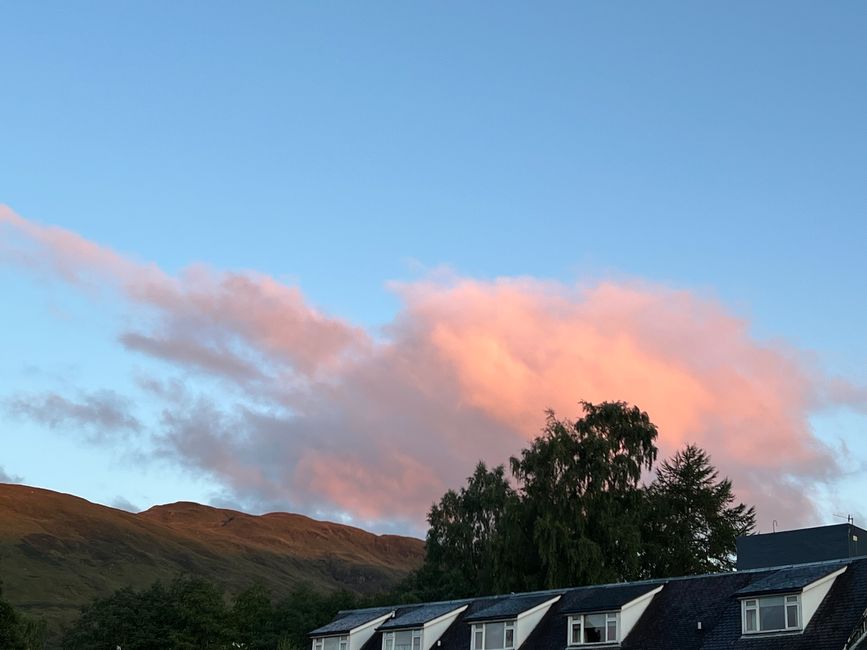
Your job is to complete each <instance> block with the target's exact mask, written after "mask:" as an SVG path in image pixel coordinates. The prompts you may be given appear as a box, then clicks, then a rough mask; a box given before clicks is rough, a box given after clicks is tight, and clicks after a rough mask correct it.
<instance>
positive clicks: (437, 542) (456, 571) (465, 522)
mask: <svg viewBox="0 0 867 650" xmlns="http://www.w3.org/2000/svg"><path fill="white" fill-rule="evenodd" d="M516 501H517V499H516V495H515V491H514V490H513V489H512V487H511V486H510V485H509V482H508V480H507V479H506V477H505V468H504V467H503V466H502V465H500V466H498V467H495V468H494V469H492V470H488V468H487V466H486V465H485V464H484V463H483V462H479V464H478V465H477V466H476V469H475V471H474V472H473V475H472V476H470V477H469V478H468V479H467V486H466V487H464V488H461V489H460V491H459V492H455V491H454V490H449V491H448V492H446V493H445V495H443V498H442V499H441V500H440V502H439V503H438V504H434V505H433V507H431V509H430V512H429V514H428V523H429V524H430V529H429V530H428V534H427V543H426V547H425V549H426V559H425V565H424V567H423V568H422V570H421V572H420V574H419V576H418V578H419V579H418V580H417V581H416V583H417V584H419V585H422V584H424V585H427V586H426V587H425V588H424V589H425V590H427V591H431V590H432V591H434V592H436V597H442V598H452V597H462V596H471V595H478V594H484V593H489V592H491V591H493V590H494V589H495V588H496V577H497V568H498V567H497V564H498V562H497V560H498V558H499V555H500V553H501V548H502V539H501V533H502V530H503V526H502V521H503V517H504V516H505V514H506V513H507V512H508V511H509V510H510V509H511V508H512V507H514V505H515V504H516Z"/></svg>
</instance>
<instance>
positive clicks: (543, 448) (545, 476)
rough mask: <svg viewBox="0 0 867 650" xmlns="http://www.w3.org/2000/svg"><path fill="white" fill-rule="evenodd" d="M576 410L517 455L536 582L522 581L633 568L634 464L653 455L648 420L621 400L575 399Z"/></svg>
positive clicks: (591, 577)
mask: <svg viewBox="0 0 867 650" xmlns="http://www.w3.org/2000/svg"><path fill="white" fill-rule="evenodd" d="M581 406H582V407H583V410H584V414H583V416H582V417H580V418H578V419H576V420H574V421H570V420H558V419H557V417H556V416H555V414H554V413H553V411H549V412H548V417H547V421H546V424H545V429H544V430H543V432H542V435H541V436H539V437H538V438H536V440H535V441H533V443H532V444H531V445H530V447H529V448H528V449H525V450H524V451H523V452H522V453H521V456H520V457H519V458H514V457H513V458H512V459H511V467H512V473H513V474H514V476H515V478H516V479H517V480H518V482H519V485H520V495H521V503H522V509H523V510H524V524H525V526H526V527H527V529H528V530H530V531H531V541H532V546H533V548H532V549H530V550H532V551H534V559H535V560H536V566H532V565H531V567H530V571H529V572H528V573H529V574H530V575H535V576H536V577H535V582H536V584H528V585H526V588H555V587H562V586H568V585H580V584H591V583H598V582H607V581H617V580H628V579H632V578H635V577H636V576H637V575H638V573H639V571H640V567H639V551H640V545H641V535H640V519H639V517H638V511H639V508H638V505H639V503H640V501H641V491H640V487H639V484H640V481H641V474H642V471H643V470H645V469H648V470H649V469H650V468H651V467H652V464H653V461H654V460H655V459H656V454H657V450H656V447H655V445H654V442H655V440H656V436H657V429H656V426H655V425H654V424H653V423H652V422H651V421H650V418H649V417H648V415H647V413H645V412H643V411H641V410H640V409H638V408H637V407H634V406H632V407H631V406H629V405H627V404H625V403H624V402H603V403H601V404H598V405H596V404H591V403H589V402H581Z"/></svg>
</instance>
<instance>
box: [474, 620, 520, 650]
mask: <svg viewBox="0 0 867 650" xmlns="http://www.w3.org/2000/svg"><path fill="white" fill-rule="evenodd" d="M472 638H473V644H472V650H514V647H515V621H513V620H512V621H493V622H491V623H476V624H474V625H473V637H472Z"/></svg>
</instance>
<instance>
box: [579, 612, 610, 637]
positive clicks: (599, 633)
mask: <svg viewBox="0 0 867 650" xmlns="http://www.w3.org/2000/svg"><path fill="white" fill-rule="evenodd" d="M604 640H605V614H587V615H585V616H584V643H601V642H602V641H604Z"/></svg>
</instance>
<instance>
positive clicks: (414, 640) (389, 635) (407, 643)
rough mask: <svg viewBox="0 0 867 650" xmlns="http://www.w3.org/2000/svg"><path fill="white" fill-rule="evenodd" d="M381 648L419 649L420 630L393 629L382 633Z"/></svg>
mask: <svg viewBox="0 0 867 650" xmlns="http://www.w3.org/2000/svg"><path fill="white" fill-rule="evenodd" d="M382 650H421V630H395V631H394V632H385V633H383V635H382Z"/></svg>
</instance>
